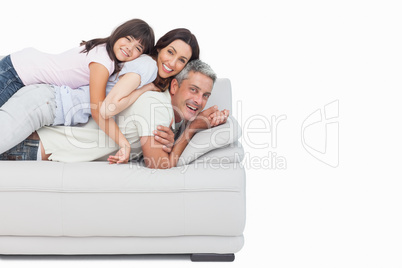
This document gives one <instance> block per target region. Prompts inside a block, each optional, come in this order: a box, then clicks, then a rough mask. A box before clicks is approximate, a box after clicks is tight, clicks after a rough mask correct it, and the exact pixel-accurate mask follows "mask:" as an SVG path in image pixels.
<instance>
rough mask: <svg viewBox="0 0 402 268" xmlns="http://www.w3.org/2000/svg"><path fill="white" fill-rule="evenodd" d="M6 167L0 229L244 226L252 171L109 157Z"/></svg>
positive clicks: (138, 230) (38, 232)
mask: <svg viewBox="0 0 402 268" xmlns="http://www.w3.org/2000/svg"><path fill="white" fill-rule="evenodd" d="M0 169H1V170H2V174H3V175H2V177H1V178H0V217H1V219H2V220H1V221H0V235H16V236H27V235H28V236H73V237H74V236H77V237H82V236H84V237H85V236H151V237H152V236H181V235H222V236H233V235H235V236H238V235H241V234H242V233H243V229H244V221H245V193H244V188H245V186H244V184H245V181H244V180H245V174H244V169H243V167H242V166H241V165H239V163H228V164H223V166H222V165H220V166H219V168H217V167H215V166H213V165H187V166H182V167H177V168H172V169H169V170H152V169H148V168H145V167H142V166H140V165H138V164H129V165H109V164H107V163H105V162H90V163H58V162H4V161H3V162H0ZM27 171H28V172H27Z"/></svg>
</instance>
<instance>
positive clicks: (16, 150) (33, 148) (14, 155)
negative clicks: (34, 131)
mask: <svg viewBox="0 0 402 268" xmlns="http://www.w3.org/2000/svg"><path fill="white" fill-rule="evenodd" d="M38 150H39V140H28V139H26V140H24V141H23V142H21V143H20V144H18V145H17V146H14V147H13V148H11V149H10V150H8V151H7V152H4V153H2V154H0V161H9V160H14V161H28V160H36V159H37V157H38Z"/></svg>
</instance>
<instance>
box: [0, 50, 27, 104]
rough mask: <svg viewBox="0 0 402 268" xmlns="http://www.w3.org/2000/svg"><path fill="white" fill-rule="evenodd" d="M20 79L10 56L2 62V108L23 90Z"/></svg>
mask: <svg viewBox="0 0 402 268" xmlns="http://www.w3.org/2000/svg"><path fill="white" fill-rule="evenodd" d="M23 86H24V84H23V83H22V81H21V79H20V77H19V76H18V74H17V72H16V71H15V69H14V66H13V64H12V62H11V58H10V55H8V56H6V57H4V58H3V59H1V60H0V107H1V106H3V104H4V103H6V102H7V100H8V99H9V98H11V96H12V95H14V93H15V92H17V91H18V90H19V89H20V88H22V87H23Z"/></svg>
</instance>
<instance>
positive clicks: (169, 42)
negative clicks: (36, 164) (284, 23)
mask: <svg viewBox="0 0 402 268" xmlns="http://www.w3.org/2000/svg"><path fill="white" fill-rule="evenodd" d="M151 56H152V58H153V59H154V60H155V61H156V65H157V67H158V73H157V78H156V80H155V81H154V83H151V84H149V85H146V86H144V87H142V88H141V89H139V90H135V91H133V92H132V93H131V94H129V95H126V93H127V92H125V91H124V89H126V88H127V87H129V86H130V85H131V81H132V79H134V77H136V75H138V74H136V73H130V72H126V73H125V74H124V75H123V76H122V77H120V76H119V77H118V78H117V79H118V81H117V83H116V85H115V86H114V88H113V90H112V91H111V92H110V94H108V95H107V97H106V99H105V101H104V103H103V104H102V107H103V108H104V109H103V108H101V110H104V112H103V114H102V112H101V114H102V116H104V117H105V118H106V117H110V116H112V115H114V114H117V113H118V112H119V111H118V110H116V109H113V108H114V107H119V109H121V110H122V109H124V108H126V107H128V106H129V105H131V104H132V103H133V102H134V101H135V100H136V99H137V98H138V96H139V95H138V93H140V94H142V93H143V92H145V91H148V90H161V91H164V90H166V89H167V88H168V86H169V83H170V81H171V79H172V78H173V77H174V76H175V75H176V74H178V73H179V72H180V71H181V70H182V69H183V68H184V67H185V65H186V64H187V63H188V62H189V61H191V60H194V59H198V58H199V47H198V42H197V39H196V38H195V36H194V35H193V34H192V33H191V32H190V31H189V30H187V29H182V28H181V29H175V30H172V31H170V32H168V33H166V34H165V35H164V36H163V37H161V38H160V39H159V40H158V42H157V44H156V45H155V47H154V49H153V50H152V53H151ZM115 88H117V89H121V90H115ZM31 91H32V89H31ZM71 93H73V94H74V93H77V94H78V93H79V91H75V90H72V91H71ZM134 93H135V94H136V95H137V96H134ZM80 94H82V93H80ZM17 96H18V95H17ZM133 96H134V97H133ZM72 98H73V96H72ZM10 100H11V99H10ZM11 104H12V103H11ZM11 104H10V106H12V105H11ZM40 105H41V104H40ZM40 105H39V106H40ZM4 106H5V107H4ZM4 106H3V107H2V108H4V109H7V107H6V106H7V103H6V105H4ZM73 106H74V105H73ZM121 107H123V108H121ZM58 109H60V108H59V107H58ZM4 112H5V113H6V114H7V112H6V111H4ZM80 113H85V109H81V110H80ZM80 113H77V114H75V115H78V114H80ZM35 116H36V118H32V114H29V117H31V118H29V117H27V118H26V122H22V123H21V124H31V125H33V129H32V131H34V130H36V129H38V128H40V127H41V126H44V125H46V120H44V119H43V118H42V117H43V113H42V112H41V111H40V110H39V113H38V114H37V115H35ZM11 120H12V119H11ZM0 122H1V121H0ZM44 123H45V124H44ZM161 130H162V131H166V132H168V133H167V134H166V135H165V134H160V135H161V136H162V138H165V137H170V138H169V139H167V140H164V139H161V141H162V143H163V144H169V143H171V142H172V133H171V131H170V132H169V129H168V128H166V127H165V128H162V129H161ZM0 131H3V132H4V131H5V130H3V128H0ZM32 131H31V132H32ZM8 132H10V131H8ZM27 135H29V133H28V134H26V136H27ZM0 136H2V138H3V137H6V134H2V135H0ZM1 142H3V143H4V141H1ZM3 145H4V144H3ZM30 145H33V147H32V148H33V149H32V150H31V151H35V152H38V154H36V155H39V157H34V158H35V159H32V157H31V156H30V157H28V159H24V160H36V159H37V158H38V159H47V158H48V157H49V156H48V155H47V156H46V155H45V154H44V148H43V146H39V147H41V148H42V149H41V150H38V148H39V147H38V146H37V145H35V142H23V143H22V144H19V145H17V146H15V147H14V148H12V149H11V150H9V151H8V152H5V153H4V154H2V157H0V158H1V160H12V159H13V155H15V154H19V151H20V152H21V151H26V149H24V148H26V147H29V146H30ZM21 146H22V147H23V148H22V147H21ZM167 150H169V149H167ZM30 155H35V153H33V154H32V153H31V154H30ZM40 155H42V156H43V157H41V156H40ZM117 156H119V158H120V161H119V162H120V163H126V162H127V161H128V155H127V154H122V153H121V152H120V151H119V152H118V153H117Z"/></svg>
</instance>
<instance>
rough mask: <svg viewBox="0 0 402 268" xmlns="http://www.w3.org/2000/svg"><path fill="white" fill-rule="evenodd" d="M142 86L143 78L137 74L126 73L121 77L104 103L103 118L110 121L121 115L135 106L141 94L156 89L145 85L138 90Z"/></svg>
mask: <svg viewBox="0 0 402 268" xmlns="http://www.w3.org/2000/svg"><path fill="white" fill-rule="evenodd" d="M140 84H141V77H140V75H138V74H137V73H126V74H124V75H122V76H120V77H119V81H117V83H116V85H114V87H113V88H112V90H111V91H110V93H109V94H108V95H107V96H106V98H105V101H104V102H103V103H102V107H101V115H102V117H103V118H105V119H109V118H110V117H112V116H114V115H116V114H118V113H120V112H121V111H123V110H124V109H126V108H127V107H129V106H130V105H131V104H133V103H134V102H135V101H136V100H137V99H138V98H139V97H140V96H141V94H143V93H144V92H146V91H149V90H153V88H154V87H152V86H150V85H145V86H143V87H141V88H139V89H138V87H139V85H140ZM152 85H153V84H152Z"/></svg>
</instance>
